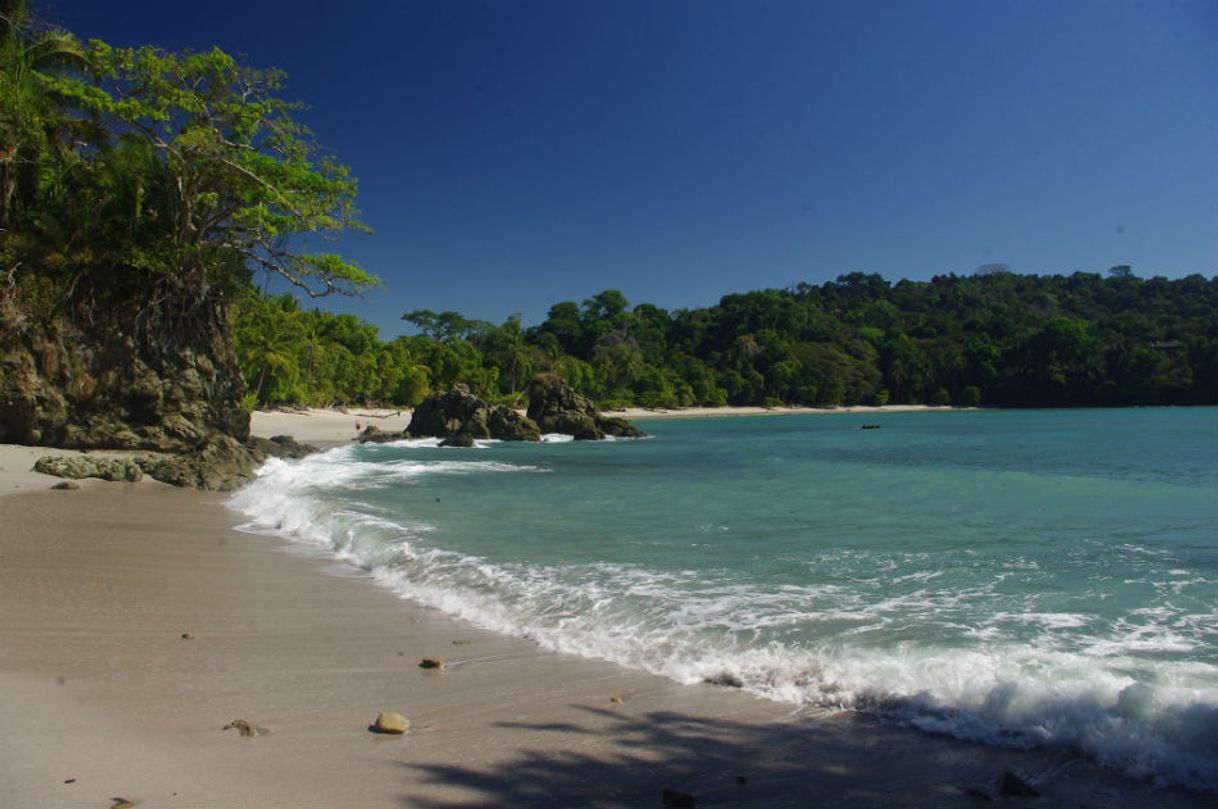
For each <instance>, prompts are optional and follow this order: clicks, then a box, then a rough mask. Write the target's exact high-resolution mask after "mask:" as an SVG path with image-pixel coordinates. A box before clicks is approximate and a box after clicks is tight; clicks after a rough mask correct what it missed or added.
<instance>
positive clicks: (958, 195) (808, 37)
mask: <svg viewBox="0 0 1218 809" xmlns="http://www.w3.org/2000/svg"><path fill="white" fill-rule="evenodd" d="M33 5H34V9H33V10H34V11H35V13H36V14H38V15H39V16H41V17H43V18H46V19H49V20H52V21H55V22H58V23H60V24H62V25H64V26H65V27H67V28H69V29H70V30H72V31H74V32H75V33H77V34H79V35H81V36H84V37H99V38H101V39H105V40H106V41H108V42H111V43H112V44H115V45H129V44H143V43H148V42H151V43H155V44H158V45H162V46H164V47H167V48H170V49H184V48H190V49H196V50H197V49H203V48H208V47H210V46H212V45H218V46H220V47H221V48H223V49H225V50H227V51H230V52H233V53H242V54H246V55H247V57H248V60H247V61H248V62H249V63H251V64H253V65H256V66H272V65H273V66H277V67H280V68H283V69H284V70H286V71H287V72H288V74H289V77H290V78H289V84H288V88H287V92H286V94H285V95H287V96H288V97H290V98H294V99H298V100H301V101H304V102H306V103H307V104H308V105H309V106H310V107H311V109H310V111H309V112H308V113H306V114H305V116H304V117H305V120H306V121H307V123H308V124H309V125H310V126H311V127H312V128H313V129H314V131H315V133H316V136H317V140H318V141H319V142H320V143H321V144H323V145H325V146H326V147H327V148H328V149H330V150H332V151H333V152H335V153H336V154H337V155H338V157H339V158H340V159H341V160H342V161H343V162H345V163H347V164H348V165H350V166H351V167H352V169H353V171H354V173H355V175H356V176H357V177H359V179H360V206H361V208H362V209H363V212H364V217H365V219H366V221H367V222H368V223H369V224H370V225H371V226H372V228H373V229H374V230H375V234H374V235H373V236H370V237H362V236H361V237H358V238H352V239H349V240H346V241H345V242H344V244H343V245H342V252H344V253H345V254H346V255H348V256H350V257H352V258H353V259H355V260H356V261H357V262H358V263H359V264H360V265H361V266H363V267H365V268H366V269H368V270H369V271H371V272H373V273H375V274H377V275H379V276H381V278H382V279H383V280H384V287H383V288H382V289H380V290H378V291H376V292H373V293H370V294H368V295H366V296H363V297H361V298H357V299H342V300H335V301H332V302H329V303H327V304H326V306H327V308H331V309H333V310H336V311H347V312H352V313H354V314H357V315H359V316H361V317H364V318H366V319H367V320H369V321H371V322H373V323H375V324H376V325H378V326H379V327H380V328H381V331H382V336H383V337H386V338H389V337H393V336H395V335H397V334H399V333H401V332H403V331H408V330H409V326H408V325H407V324H404V323H402V322H401V321H400V320H399V318H400V316H401V314H402V313H403V312H405V311H408V310H412V309H423V308H426V309H434V310H444V309H455V310H457V311H460V312H462V313H464V314H466V315H468V316H471V317H476V318H480V319H485V320H490V321H492V322H502V321H503V320H504V319H505V318H506V317H507V316H508V315H510V314H512V313H521V314H522V315H523V316H524V320H525V323H526V324H532V323H537V322H539V321H541V320H542V319H544V317H545V313H546V311H547V310H548V308H549V307H550V305H552V304H554V303H556V302H558V301H563V300H574V301H581V300H583V299H584V298H586V297H588V296H590V295H592V294H594V293H596V292H599V291H600V290H602V289H605V288H617V289H621V290H622V291H623V292H624V293H625V294H626V296H627V298H628V299H629V300H630V301H631V302H632V303H643V302H647V303H654V304H657V305H659V306H662V307H665V308H669V309H676V308H683V307H700V306H708V305H712V304H714V303H715V302H716V301H717V300H718V299H719V298H720V297H721V296H722V295H724V294H727V293H730V292H739V291H745V290H750V289H762V288H770V287H787V286H790V285H792V284H795V283H798V282H800V281H806V282H808V283H820V282H823V281H826V280H832V279H833V278H836V277H837V276H838V275H840V274H842V273H847V272H853V271H863V272H878V273H880V274H881V275H883V276H884V277H885V278H888V279H889V280H891V281H896V280H898V279H901V278H911V279H929V278H930V277H931V276H933V275H936V274H940V273H948V272H955V273H958V274H967V273H971V272H973V271H974V270H975V269H976V268H977V267H978V266H979V265H982V264H986V263H994V262H1005V263H1007V264H1009V265H1010V267H1011V269H1012V270H1014V271H1016V272H1027V273H1058V272H1063V273H1069V272H1074V271H1076V270H1084V271H1091V272H1103V271H1105V270H1106V269H1107V268H1108V267H1110V266H1112V265H1115V264H1131V265H1132V266H1133V268H1134V272H1135V273H1137V274H1138V275H1141V276H1143V277H1150V276H1152V275H1165V276H1168V277H1181V276H1184V275H1187V274H1190V273H1201V274H1204V275H1206V276H1212V275H1214V274H1215V272H1218V4H1215V3H1214V2H1213V0H1153V2H1126V1H1125V0H1020V1H1019V2H1015V0H1009V1H1008V2H997V1H996V0H994V1H990V0H920V2H904V1H893V2H887V1H885V2H881V1H880V0H874V1H869V0H860V1H853V0H840V2H839V1H836V0H835V1H834V2H829V1H828V0H800V1H796V0H785V1H783V2H771V1H769V0H737V1H735V2H724V1H723V0H646V1H645V2H641V1H639V0H613V1H612V2H609V0H604V1H597V2H593V0H528V1H527V2H500V1H498V0H495V1H492V0H432V2H413V1H411V0H405V1H404V2H382V1H381V0H375V1H374V0H352V1H351V2H346V3H342V4H339V3H334V2H332V0H330V1H329V2H309V1H308V0H299V1H297V2H269V1H268V2H262V1H261V0H245V1H244V2H233V1H232V0H209V2H208V3H185V2H181V3H179V2H175V1H174V0H156V2H151V1H148V2H145V0H129V2H126V3H122V4H113V3H96V2H93V1H92V0H45V2H42V3H39V2H38V1H37V0H34V2H33Z"/></svg>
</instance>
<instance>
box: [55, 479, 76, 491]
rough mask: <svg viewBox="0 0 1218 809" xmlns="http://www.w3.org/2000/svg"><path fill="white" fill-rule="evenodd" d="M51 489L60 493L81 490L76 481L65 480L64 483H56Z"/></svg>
mask: <svg viewBox="0 0 1218 809" xmlns="http://www.w3.org/2000/svg"><path fill="white" fill-rule="evenodd" d="M51 488H52V489H58V490H59V491H72V490H74V489H79V488H80V484H79V483H77V482H76V481H74V480H64V481H60V482H59V483H56V484H55V485H54V486H52V487H51Z"/></svg>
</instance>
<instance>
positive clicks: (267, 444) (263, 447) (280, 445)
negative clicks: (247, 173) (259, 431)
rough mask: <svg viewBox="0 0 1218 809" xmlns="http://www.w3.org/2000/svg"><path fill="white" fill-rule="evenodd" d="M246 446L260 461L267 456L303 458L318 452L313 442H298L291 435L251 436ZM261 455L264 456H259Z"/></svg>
mask: <svg viewBox="0 0 1218 809" xmlns="http://www.w3.org/2000/svg"><path fill="white" fill-rule="evenodd" d="M245 447H246V449H249V450H251V451H252V452H253V454H254V455H255V459H256V460H258V461H264V460H266V459H267V458H303V457H305V456H306V455H312V454H313V453H314V452H317V447H315V446H313V445H312V444H298V443H296V439H295V438H293V437H292V436H290V435H273V436H271V437H270V438H259V437H257V436H250V438H249V440H248V441H246V442H245ZM259 455H261V456H262V457H257V456H259Z"/></svg>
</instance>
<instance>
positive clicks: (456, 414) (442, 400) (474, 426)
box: [406, 383, 541, 446]
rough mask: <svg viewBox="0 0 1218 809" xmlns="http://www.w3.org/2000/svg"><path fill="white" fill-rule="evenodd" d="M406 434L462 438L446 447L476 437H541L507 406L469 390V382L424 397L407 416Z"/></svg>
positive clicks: (523, 438)
mask: <svg viewBox="0 0 1218 809" xmlns="http://www.w3.org/2000/svg"><path fill="white" fill-rule="evenodd" d="M406 433H407V434H408V435H410V436H412V437H414V438H443V439H446V440H447V441H450V442H455V441H457V440H460V441H461V443H459V444H458V443H450V444H448V446H472V442H473V441H474V440H475V439H479V438H496V439H499V440H501V441H539V440H541V431H540V430H539V429H538V428H537V425H536V424H534V423H533V422H532V421H530V420H529V419H526V418H525V417H524V416H521V415H520V414H519V413H517V412H516V411H515V410H512V409H511V408H509V407H504V406H503V405H493V404H490V403H488V402H487V401H486V400H484V399H480V398H479V397H477V396H475V395H474V394H472V393H470V390H469V386H468V385H465V384H462V383H458V384H456V385H453V386H452V387H451V388H449V389H448V390H447V391H445V392H444V393H433V394H432V395H430V396H428V397H427V398H426V399H424V400H423V401H422V402H421V403H420V404H419V406H418V407H416V408H415V410H414V414H413V415H412V416H411V417H410V424H409V425H408V426H407V427H406ZM466 442H469V443H466Z"/></svg>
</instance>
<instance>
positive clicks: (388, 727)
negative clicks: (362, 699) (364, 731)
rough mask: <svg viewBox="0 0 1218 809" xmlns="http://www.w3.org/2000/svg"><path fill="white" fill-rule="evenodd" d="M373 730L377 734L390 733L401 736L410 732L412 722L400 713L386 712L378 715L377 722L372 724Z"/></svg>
mask: <svg viewBox="0 0 1218 809" xmlns="http://www.w3.org/2000/svg"><path fill="white" fill-rule="evenodd" d="M372 730H373V732H375V733H390V734H393V735H395V736H400V735H402V734H403V733H405V732H406V731H408V730H410V720H409V719H407V718H406V717H404V716H402V715H401V714H400V713H395V712H393V711H384V712H383V713H379V714H377V717H376V722H374V723H373V724H372Z"/></svg>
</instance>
